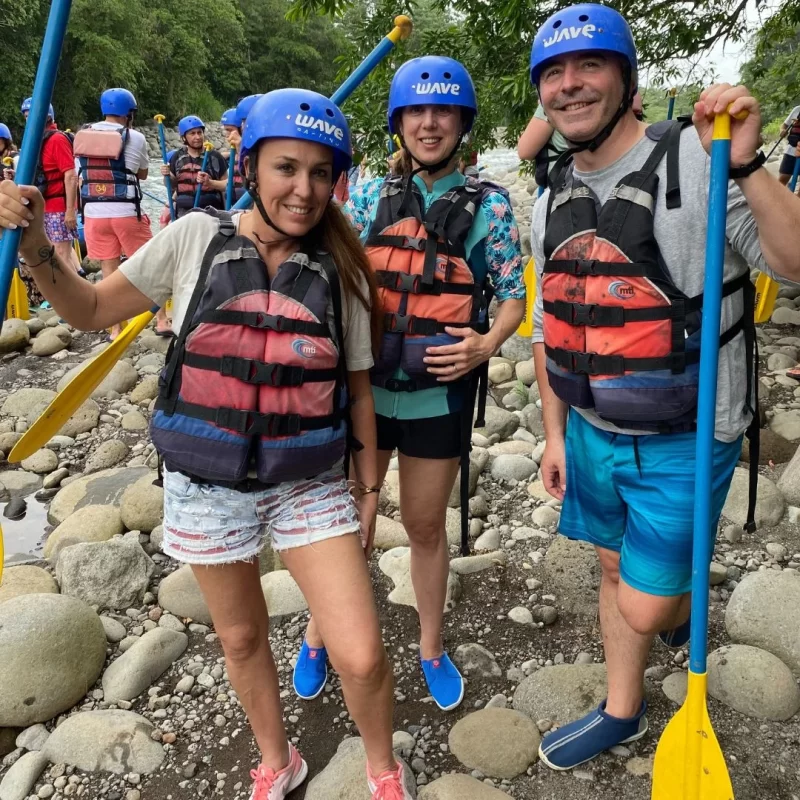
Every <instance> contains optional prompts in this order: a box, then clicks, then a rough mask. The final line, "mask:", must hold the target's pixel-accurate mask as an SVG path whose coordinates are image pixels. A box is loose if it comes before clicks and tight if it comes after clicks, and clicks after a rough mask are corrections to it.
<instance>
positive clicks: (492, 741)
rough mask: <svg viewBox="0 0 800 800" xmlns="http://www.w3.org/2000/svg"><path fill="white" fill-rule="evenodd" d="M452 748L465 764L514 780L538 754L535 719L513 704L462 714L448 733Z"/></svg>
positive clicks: (537, 734) (539, 738)
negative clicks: (512, 708)
mask: <svg viewBox="0 0 800 800" xmlns="http://www.w3.org/2000/svg"><path fill="white" fill-rule="evenodd" d="M448 741H449V744H450V751H451V752H452V753H453V755H454V756H455V757H456V758H457V759H458V760H459V761H460V762H461V763H462V764H463V765H464V766H465V767H468V768H470V769H478V770H480V771H481V772H482V773H483V774H484V775H491V776H492V777H494V778H505V779H506V780H511V779H512V778H515V777H516V776H517V775H520V774H521V773H523V772H525V770H526V769H527V768H528V765H529V764H532V763H533V762H534V761H535V760H536V757H537V752H538V750H539V743H540V742H541V736H540V735H539V729H538V728H537V727H536V723H535V722H534V721H533V720H532V719H531V718H530V717H527V716H525V715H524V714H520V712H519V711H512V710H511V709H510V708H485V709H482V710H481V711H475V712H474V713H472V714H468V715H467V716H466V717H462V718H461V719H460V720H459V721H458V722H456V724H455V725H454V726H453V728H452V730H451V731H450V736H449V739H448Z"/></svg>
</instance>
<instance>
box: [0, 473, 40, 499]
mask: <svg viewBox="0 0 800 800" xmlns="http://www.w3.org/2000/svg"><path fill="white" fill-rule="evenodd" d="M0 486H3V487H4V488H5V489H6V491H7V492H8V493H9V494H10V495H11V496H12V497H27V496H28V495H29V494H32V493H33V492H35V491H37V490H38V489H40V488H41V486H42V479H41V477H40V476H39V475H37V474H36V473H35V472H28V471H26V470H24V469H10V470H8V471H6V472H0Z"/></svg>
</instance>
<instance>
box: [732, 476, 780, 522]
mask: <svg viewBox="0 0 800 800" xmlns="http://www.w3.org/2000/svg"><path fill="white" fill-rule="evenodd" d="M749 481H750V472H749V469H744V468H742V467H736V469H735V470H734V471H733V480H732V481H731V488H730V489H729V490H728V497H727V499H726V500H725V505H724V506H723V508H722V516H723V517H726V518H727V519H729V520H730V521H731V522H733V523H734V524H736V525H742V526H743V525H744V524H745V522H746V521H747V502H748V497H749ZM785 509H786V503H785V502H784V499H783V495H782V494H781V493H780V491H779V490H778V487H777V486H776V485H775V484H774V483H773V482H772V481H771V480H770V479H769V478H767V477H765V476H764V475H759V476H758V501H757V502H756V525H757V526H758V527H759V528H763V527H771V526H773V525H777V524H778V523H779V522H780V521H781V519H782V517H783V512H784V511H785Z"/></svg>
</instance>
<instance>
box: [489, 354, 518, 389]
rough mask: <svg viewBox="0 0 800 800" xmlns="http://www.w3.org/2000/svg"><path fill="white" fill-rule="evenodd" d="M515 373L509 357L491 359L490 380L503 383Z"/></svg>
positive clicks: (494, 382)
mask: <svg viewBox="0 0 800 800" xmlns="http://www.w3.org/2000/svg"><path fill="white" fill-rule="evenodd" d="M513 374H514V368H513V366H512V365H511V363H510V362H509V361H508V360H507V359H505V358H490V359H489V380H490V381H491V382H492V383H493V384H498V383H503V382H504V381H508V380H511V376H512V375H513Z"/></svg>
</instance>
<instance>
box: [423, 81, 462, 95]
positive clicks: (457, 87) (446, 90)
mask: <svg viewBox="0 0 800 800" xmlns="http://www.w3.org/2000/svg"><path fill="white" fill-rule="evenodd" d="M411 88H412V89H413V90H414V91H415V92H416V93H417V94H451V95H453V97H458V95H459V94H461V84H458V83H439V82H438V81H434V82H433V83H432V82H431V81H428V82H427V83H414V84H412V86H411Z"/></svg>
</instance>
